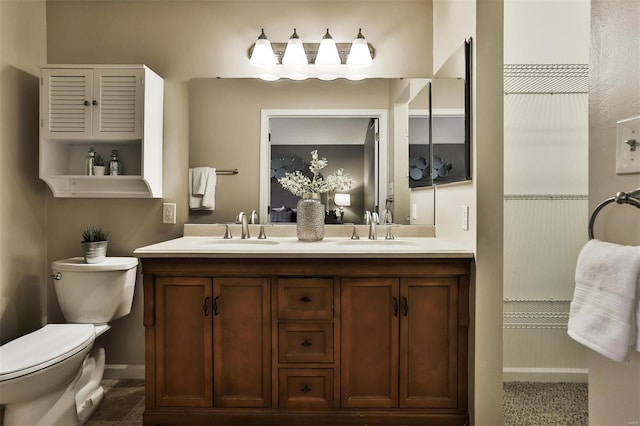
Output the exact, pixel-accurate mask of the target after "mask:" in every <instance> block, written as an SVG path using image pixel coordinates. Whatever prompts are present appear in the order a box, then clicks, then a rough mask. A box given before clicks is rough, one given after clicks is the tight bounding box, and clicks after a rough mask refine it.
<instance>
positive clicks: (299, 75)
mask: <svg viewBox="0 0 640 426" xmlns="http://www.w3.org/2000/svg"><path fill="white" fill-rule="evenodd" d="M287 78H289V79H290V80H296V81H302V80H306V79H307V78H309V77H308V76H307V75H305V74H302V73H299V72H293V73H291V74H289V75H288V76H287Z"/></svg>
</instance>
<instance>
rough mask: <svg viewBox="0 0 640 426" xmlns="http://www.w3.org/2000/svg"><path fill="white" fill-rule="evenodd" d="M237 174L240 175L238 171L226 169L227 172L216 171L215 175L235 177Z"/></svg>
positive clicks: (222, 170)
mask: <svg viewBox="0 0 640 426" xmlns="http://www.w3.org/2000/svg"><path fill="white" fill-rule="evenodd" d="M238 173H240V171H239V170H238V169H228V170H224V169H220V170H216V174H217V175H237V174H238Z"/></svg>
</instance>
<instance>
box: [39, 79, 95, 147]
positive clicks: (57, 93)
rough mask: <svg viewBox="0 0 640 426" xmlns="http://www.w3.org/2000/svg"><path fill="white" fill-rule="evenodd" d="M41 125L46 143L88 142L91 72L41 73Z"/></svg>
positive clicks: (91, 97) (91, 85)
mask: <svg viewBox="0 0 640 426" xmlns="http://www.w3.org/2000/svg"><path fill="white" fill-rule="evenodd" d="M42 89H43V90H42V92H41V103H40V105H41V123H40V125H41V126H42V135H43V137H44V138H47V139H88V138H90V137H91V135H92V129H91V110H92V100H93V96H92V89H93V71H92V70H90V69H80V68H74V69H44V70H42Z"/></svg>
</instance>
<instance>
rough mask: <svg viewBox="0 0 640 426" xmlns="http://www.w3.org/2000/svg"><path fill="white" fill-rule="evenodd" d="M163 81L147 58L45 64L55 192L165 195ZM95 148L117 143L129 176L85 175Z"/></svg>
mask: <svg viewBox="0 0 640 426" xmlns="http://www.w3.org/2000/svg"><path fill="white" fill-rule="evenodd" d="M163 84H164V83H163V80H162V78H161V77H159V76H158V75H157V74H155V73H154V72H153V71H151V70H150V69H149V68H148V67H146V66H144V65H47V66H45V67H43V68H42V79H41V90H40V117H41V119H40V179H42V180H43V181H45V182H46V183H47V184H48V185H49V187H50V188H51V191H52V192H53V195H54V196H55V197H85V198H160V197H162V114H163V90H164V89H163ZM91 148H93V149H94V150H95V151H96V152H97V153H99V154H101V155H102V157H104V159H105V160H106V161H107V162H108V161H109V159H110V157H111V152H112V151H113V150H117V151H118V157H119V160H120V161H121V165H122V167H123V171H124V173H123V175H120V176H104V177H103V176H85V175H84V172H85V170H84V168H85V157H86V156H87V155H88V152H89V150H90V149H91ZM107 165H108V164H107Z"/></svg>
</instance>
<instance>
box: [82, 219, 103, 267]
mask: <svg viewBox="0 0 640 426" xmlns="http://www.w3.org/2000/svg"><path fill="white" fill-rule="evenodd" d="M108 236H109V233H108V232H105V231H103V230H102V228H94V227H93V226H89V227H87V228H85V230H84V231H82V242H81V244H82V252H83V254H84V261H85V262H86V263H101V262H104V261H105V259H106V257H107V244H108V243H109V240H108V239H107V237H108Z"/></svg>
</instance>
